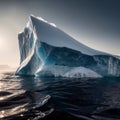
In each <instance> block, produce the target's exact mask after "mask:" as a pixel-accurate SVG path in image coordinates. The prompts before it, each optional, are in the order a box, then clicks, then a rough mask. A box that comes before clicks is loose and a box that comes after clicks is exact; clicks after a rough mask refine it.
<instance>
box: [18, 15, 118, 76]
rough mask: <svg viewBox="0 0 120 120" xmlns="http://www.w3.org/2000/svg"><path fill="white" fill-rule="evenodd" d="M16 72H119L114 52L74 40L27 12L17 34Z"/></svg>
mask: <svg viewBox="0 0 120 120" xmlns="http://www.w3.org/2000/svg"><path fill="white" fill-rule="evenodd" d="M18 40H19V49H20V65H19V67H18V69H17V71H16V74H18V75H36V76H42V77H43V76H45V77H46V76H54V77H70V78H71V77H75V78H79V77H93V78H94V77H95V78H97V77H102V76H120V59H119V58H118V56H115V55H112V54H108V53H105V52H101V51H97V50H94V49H92V48H89V47H88V46H86V45H83V44H82V43H80V42H78V41H77V40H75V39H74V38H72V37H71V36H69V35H68V34H66V33H65V32H63V31H62V30H60V29H59V28H58V27H57V26H56V25H55V24H54V23H50V22H48V21H46V20H44V19H43V18H40V17H35V16H33V15H31V16H30V17H29V21H28V23H27V25H26V27H25V28H24V30H23V31H22V32H20V33H19V34H18Z"/></svg>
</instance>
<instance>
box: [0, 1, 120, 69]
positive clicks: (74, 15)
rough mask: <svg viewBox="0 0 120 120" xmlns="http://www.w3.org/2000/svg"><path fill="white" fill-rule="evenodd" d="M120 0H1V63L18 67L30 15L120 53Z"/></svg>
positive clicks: (103, 49)
mask: <svg viewBox="0 0 120 120" xmlns="http://www.w3.org/2000/svg"><path fill="white" fill-rule="evenodd" d="M119 6H120V1H119V0H20V1H18V0H0V65H2V64H7V65H10V66H13V67H15V66H18V64H19V47H18V40H17V36H18V33H19V32H20V31H21V30H22V29H23V28H24V27H25V26H26V24H27V21H28V18H29V16H30V15H31V14H33V15H35V16H40V17H42V18H44V19H46V20H47V21H49V22H52V23H55V24H56V25H57V26H58V27H59V28H60V29H62V30H63V31H65V32H66V33H68V34H69V35H71V36H72V37H74V38H75V39H77V40H78V41H80V42H81V43H83V44H85V45H87V46H89V47H91V48H94V49H97V50H100V51H104V52H108V53H112V54H116V55H120V47H119V45H120V7H119Z"/></svg>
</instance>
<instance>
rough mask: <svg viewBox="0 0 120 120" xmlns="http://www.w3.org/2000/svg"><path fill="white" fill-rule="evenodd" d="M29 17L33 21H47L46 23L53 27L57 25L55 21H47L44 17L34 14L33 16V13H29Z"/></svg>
mask: <svg viewBox="0 0 120 120" xmlns="http://www.w3.org/2000/svg"><path fill="white" fill-rule="evenodd" d="M29 18H30V19H31V21H32V22H33V21H34V20H39V21H42V22H44V23H47V24H49V25H51V26H53V27H57V26H56V24H55V23H51V22H48V21H47V20H45V19H44V18H42V17H36V16H34V15H32V14H31V15H30V17H29Z"/></svg>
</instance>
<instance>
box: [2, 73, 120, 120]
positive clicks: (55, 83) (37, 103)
mask: <svg viewBox="0 0 120 120" xmlns="http://www.w3.org/2000/svg"><path fill="white" fill-rule="evenodd" d="M41 118H43V119H44V120H59V119H60V120H64V119H65V120H74V119H75V120H117V119H118V120H119V119H120V78H102V79H53V78H46V79H40V78H36V77H26V76H22V77H20V76H16V75H14V74H13V73H4V74H1V75H0V119H2V120H15V119H19V120H21V119H22V120H38V119H41Z"/></svg>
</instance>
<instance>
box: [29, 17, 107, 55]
mask: <svg viewBox="0 0 120 120" xmlns="http://www.w3.org/2000/svg"><path fill="white" fill-rule="evenodd" d="M33 26H35V29H36V34H37V37H38V40H39V41H41V42H45V43H47V44H49V45H52V46H56V47H67V48H71V49H74V50H77V51H80V52H82V53H85V54H88V55H99V54H104V55H105V54H106V53H104V52H100V51H97V50H94V49H92V48H89V47H87V46H85V45H83V44H82V43H80V42H78V41H77V40H75V39H73V38H72V37H70V36H69V35H68V34H66V33H65V32H63V31H61V30H60V29H59V28H57V27H55V26H56V25H55V24H54V23H49V22H47V21H46V20H44V19H43V18H39V17H35V16H33V15H31V16H30V18H29V27H30V28H32V27H33ZM53 26H54V27H53Z"/></svg>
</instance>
